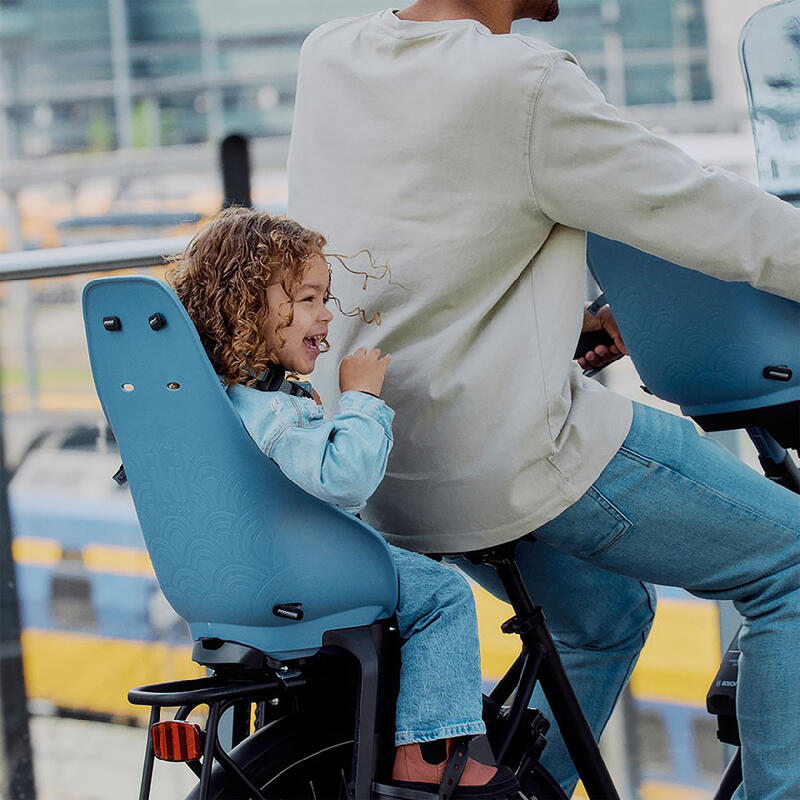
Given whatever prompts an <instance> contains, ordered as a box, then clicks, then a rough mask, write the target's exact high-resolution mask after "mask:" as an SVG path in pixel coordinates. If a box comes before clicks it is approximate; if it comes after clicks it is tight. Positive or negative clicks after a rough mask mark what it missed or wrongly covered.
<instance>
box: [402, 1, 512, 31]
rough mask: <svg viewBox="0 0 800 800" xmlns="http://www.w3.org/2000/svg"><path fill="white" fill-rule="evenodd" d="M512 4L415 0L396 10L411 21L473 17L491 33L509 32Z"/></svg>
mask: <svg viewBox="0 0 800 800" xmlns="http://www.w3.org/2000/svg"><path fill="white" fill-rule="evenodd" d="M511 6H512V4H511V3H508V2H497V0H496V1H495V2H492V3H481V2H468V1H466V0H417V2H416V3H414V4H413V5H411V6H409V7H408V8H405V9H403V10H402V11H398V12H397V16H398V17H400V19H407V20H411V21H412V22H438V21H440V20H445V19H475V20H477V21H478V22H480V23H481V24H482V25H485V26H486V27H487V28H488V29H489V30H490V31H491V32H492V33H510V31H511V23H512V22H513V21H514V13H513V10H512V8H511Z"/></svg>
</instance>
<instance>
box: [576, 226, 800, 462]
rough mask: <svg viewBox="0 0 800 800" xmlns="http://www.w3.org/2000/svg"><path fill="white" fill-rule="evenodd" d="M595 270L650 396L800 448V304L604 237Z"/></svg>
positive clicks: (593, 253)
mask: <svg viewBox="0 0 800 800" xmlns="http://www.w3.org/2000/svg"><path fill="white" fill-rule="evenodd" d="M587 263H588V265H589V269H590V271H591V272H592V274H593V275H594V277H595V279H596V280H597V282H598V284H599V285H600V286H601V287H602V289H603V291H604V292H605V294H606V296H607V298H608V302H609V303H610V304H611V307H612V308H613V309H614V316H615V318H616V320H617V322H618V324H619V327H620V331H621V332H622V336H623V339H624V340H625V344H626V346H627V348H628V350H629V352H630V356H631V358H632V360H633V363H634V364H635V366H636V369H637V370H638V371H639V375H640V376H641V378H642V380H643V381H644V383H645V384H646V386H647V388H648V390H649V391H651V392H652V393H653V394H655V395H657V396H658V397H661V398H663V399H664V400H668V401H670V402H673V403H677V404H678V405H679V406H680V407H681V411H682V412H683V413H684V414H686V415H687V416H690V417H694V418H695V419H696V420H697V421H698V422H699V423H700V424H701V425H702V426H703V427H705V428H706V430H722V429H726V428H737V427H746V426H749V425H752V426H761V427H766V428H768V429H769V430H770V432H771V433H772V435H773V436H775V438H776V439H778V440H779V441H780V442H781V443H782V444H783V445H784V446H785V447H798V446H799V445H798V438H800V436H798V429H800V303H796V302H794V301H793V300H787V299H786V298H783V297H778V296H777V295H774V294H770V293H768V292H764V291H760V290H758V289H754V288H753V287H752V286H750V285H748V284H746V283H733V282H727V281H722V280H719V279H717V278H712V277H710V276H708V275H703V274H702V273H700V272H696V271H694V270H691V269H686V268H684V267H679V266H677V265H676V264H673V263H671V262H669V261H665V260H664V259H662V258H658V257H656V256H652V255H648V254H647V253H644V252H642V251H641V250H637V249H636V248H635V247H631V246H629V245H627V244H623V243H621V242H616V241H612V240H610V239H605V238H603V237H601V236H597V235H595V234H589V237H588V247H587ZM704 423H705V424H704Z"/></svg>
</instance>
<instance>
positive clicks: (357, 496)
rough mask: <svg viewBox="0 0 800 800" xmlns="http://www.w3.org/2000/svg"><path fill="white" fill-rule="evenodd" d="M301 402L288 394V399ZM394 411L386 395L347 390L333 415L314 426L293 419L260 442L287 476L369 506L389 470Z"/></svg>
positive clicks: (314, 490)
mask: <svg viewBox="0 0 800 800" xmlns="http://www.w3.org/2000/svg"><path fill="white" fill-rule="evenodd" d="M292 401H294V402H300V401H297V400H296V399H295V398H290V397H288V396H282V397H281V398H280V402H281V404H283V403H284V402H292ZM392 419H394V412H393V411H392V409H390V408H389V407H388V406H387V405H386V403H384V402H383V400H380V399H379V398H377V397H372V396H371V395H369V394H365V393H364V392H357V391H347V392H345V393H344V394H343V395H342V397H341V400H340V401H339V409H338V413H337V414H336V416H335V417H333V419H330V420H320V422H319V424H317V425H314V426H313V427H306V426H300V425H296V424H288V425H286V426H284V427H282V428H281V429H280V430H278V431H275V430H274V429H273V430H272V431H267V432H266V437H265V439H263V440H262V441H259V442H258V444H259V446H260V447H261V449H262V450H263V451H264V452H265V453H266V454H267V455H268V456H269V457H270V458H271V459H272V460H273V461H275V463H277V465H278V466H279V467H280V468H281V471H282V472H283V473H284V475H286V477H287V478H289V479H290V480H292V481H294V482H295V483H296V484H297V485H298V486H300V487H301V488H303V489H305V490H306V491H307V492H308V493H309V494H313V495H314V496H315V497H319V498H320V499H321V500H325V501H326V502H328V503H333V504H334V505H337V506H340V507H341V508H344V509H346V510H348V511H357V510H359V509H360V508H362V507H363V506H364V504H365V503H366V501H367V499H368V498H369V497H370V495H372V493H373V492H374V491H375V489H377V488H378V484H379V483H380V482H381V480H382V479H383V474H384V472H385V471H386V461H387V459H388V457H389V451H390V450H391V448H392V428H391V424H392Z"/></svg>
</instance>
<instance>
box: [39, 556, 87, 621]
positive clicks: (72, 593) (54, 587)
mask: <svg viewBox="0 0 800 800" xmlns="http://www.w3.org/2000/svg"><path fill="white" fill-rule="evenodd" d="M50 614H51V615H52V618H53V625H54V626H55V627H56V628H61V629H66V630H73V631H74V630H79V631H89V630H93V629H94V628H96V627H97V615H96V614H95V610H94V605H93V603H92V584H91V580H90V579H89V576H88V575H87V574H86V570H85V568H84V566H83V563H82V559H81V555H80V553H71V552H70V551H65V552H64V553H63V555H62V561H61V564H59V566H58V567H57V568H56V570H55V571H54V572H53V575H52V577H51V578H50Z"/></svg>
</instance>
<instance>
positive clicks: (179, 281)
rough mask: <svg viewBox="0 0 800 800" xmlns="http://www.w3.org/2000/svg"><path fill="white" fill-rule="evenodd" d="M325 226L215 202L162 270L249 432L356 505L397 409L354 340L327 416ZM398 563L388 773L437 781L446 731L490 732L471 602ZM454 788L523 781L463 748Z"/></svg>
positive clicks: (430, 566)
mask: <svg viewBox="0 0 800 800" xmlns="http://www.w3.org/2000/svg"><path fill="white" fill-rule="evenodd" d="M325 243H326V242H325V239H324V237H323V236H321V235H320V234H318V233H315V232H314V231H310V230H307V229H305V228H303V227H302V226H300V225H299V224H297V223H296V222H293V221H292V220H289V219H285V218H278V217H271V216H270V215H268V214H266V213H260V212H256V211H251V210H249V209H244V208H231V209H228V210H227V211H223V212H222V213H221V214H219V215H218V216H217V217H216V218H215V219H214V220H212V221H211V222H210V223H209V224H208V225H207V226H206V227H205V228H203V230H201V231H200V232H199V233H198V234H197V236H195V238H194V239H193V240H192V242H191V243H190V244H189V246H188V247H187V248H186V250H185V252H184V253H183V254H182V255H181V256H180V257H179V258H178V260H177V263H176V266H175V268H174V269H173V270H172V271H171V273H170V275H169V280H170V283H171V284H172V286H173V287H174V289H175V291H176V293H177V295H178V297H179V298H180V300H181V302H182V303H183V304H184V306H185V307H186V309H187V311H188V313H189V315H190V316H191V318H192V320H193V322H194V324H195V326H196V328H197V330H198V332H199V334H200V338H201V340H202V342H203V345H204V347H205V349H206V352H207V353H208V356H209V358H210V359H211V363H212V364H213V366H214V369H215V370H216V371H217V373H218V374H219V376H220V378H221V380H222V381H223V383H224V384H225V386H226V388H227V392H228V395H229V397H230V399H231V401H232V403H233V405H234V407H235V408H236V410H237V411H238V413H239V414H240V416H241V417H242V419H243V421H244V424H245V426H246V427H247V430H248V431H249V433H250V435H251V436H252V437H253V439H254V440H255V441H256V443H257V444H258V445H259V447H260V448H261V449H262V450H263V451H264V453H265V454H266V455H267V456H269V457H270V458H271V459H272V460H273V461H275V462H276V463H277V464H278V466H279V467H280V468H281V470H282V472H283V473H284V474H285V475H286V476H287V477H288V478H290V479H291V480H292V481H294V482H295V483H296V484H298V485H299V486H301V487H302V488H303V489H305V490H306V491H307V492H309V493H310V494H313V495H314V496H316V497H319V498H321V499H323V500H325V501H327V502H329V503H332V504H335V505H337V506H339V507H340V508H342V509H344V510H346V511H348V512H350V513H353V514H355V513H357V512H358V511H359V510H360V509H361V508H363V507H364V505H365V503H366V500H367V498H369V496H370V495H371V494H372V493H373V492H374V491H375V489H376V488H377V486H378V484H379V483H380V481H381V479H382V478H383V474H384V471H385V469H386V461H387V458H388V455H389V450H390V449H391V446H392V432H391V422H392V418H393V417H394V412H393V411H392V410H391V409H390V408H389V407H388V406H387V405H386V403H384V401H383V400H381V399H380V393H381V388H382V386H383V378H384V374H385V372H386V368H387V366H388V365H389V360H390V357H389V356H388V355H387V356H384V357H382V358H381V357H380V353H379V351H377V350H372V351H370V352H366V351H365V350H363V349H361V350H358V351H356V352H355V353H354V354H353V355H351V356H349V357H348V358H345V359H344V360H343V361H342V363H341V367H340V386H341V390H342V397H341V400H340V403H339V408H338V413H337V414H336V416H334V417H333V418H332V419H331V420H329V421H326V420H325V419H324V418H323V410H322V406H321V405H320V404H319V399H318V398H317V397H316V395H315V394H314V393H313V390H312V389H311V387H310V385H309V384H304V383H299V382H294V381H289V380H287V379H286V375H287V373H297V374H299V375H308V374H310V373H311V372H312V371H313V369H314V365H315V362H316V360H317V358H318V357H319V355H320V354H321V353H323V352H325V351H326V350H327V340H326V336H327V333H328V323H329V322H330V321H331V319H332V318H333V314H332V313H331V311H330V310H329V309H328V308H327V307H326V303H328V301H329V300H330V297H331V295H330V291H329V282H330V273H329V269H328V265H327V262H326V261H325V257H324V253H323V247H324V245H325ZM390 550H391V555H392V559H393V561H394V564H395V567H396V569H397V573H398V576H399V599H398V606H397V612H396V613H397V622H398V628H399V631H400V634H401V637H402V638H403V640H404V644H403V647H402V665H401V673H400V691H399V695H398V698H397V714H396V732H395V745H396V746H397V754H396V758H395V764H394V770H393V775H392V777H393V779H394V780H395V781H398V782H400V784H401V785H404V784H405V785H408V786H409V788H419V789H425V790H428V791H432V792H435V793H438V785H439V782H440V780H441V779H442V776H443V774H444V772H445V769H446V767H447V764H448V756H449V755H450V754H451V752H453V751H455V750H456V749H458V748H455V747H453V746H452V740H453V739H456V738H460V737H468V736H474V735H477V734H481V733H484V731H485V728H484V724H483V721H482V719H481V673H480V664H479V646H478V635H477V625H476V620H475V606H474V601H473V598H472V593H471V592H470V589H469V587H468V585H467V583H466V581H465V580H464V579H463V578H462V577H461V576H460V575H459V574H458V573H456V572H455V571H454V570H452V569H450V568H448V567H445V566H443V565H441V564H439V563H437V562H435V561H432V560H431V559H429V558H426V557H425V556H422V555H420V554H418V553H411V552H408V551H406V550H402V549H400V548H397V547H392V546H391V545H390ZM460 773H461V778H460V782H459V786H458V790H457V792H456V794H455V797H457V798H458V797H464V798H466V797H480V798H504V797H506V796H507V795H508V794H511V793H512V792H514V791H516V789H517V782H516V779H515V778H514V776H513V775H512V774H511V772H510V771H509V770H508V769H507V768H505V767H503V768H500V769H496V768H495V767H490V766H487V765H484V764H481V763H480V762H478V761H475V760H474V759H471V758H470V759H469V760H468V761H467V763H466V766H465V767H464V769H463V770H461V771H460Z"/></svg>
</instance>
